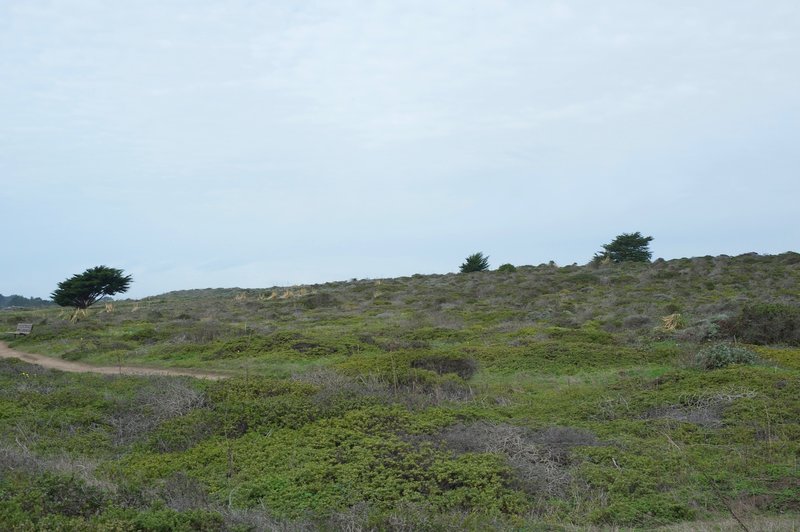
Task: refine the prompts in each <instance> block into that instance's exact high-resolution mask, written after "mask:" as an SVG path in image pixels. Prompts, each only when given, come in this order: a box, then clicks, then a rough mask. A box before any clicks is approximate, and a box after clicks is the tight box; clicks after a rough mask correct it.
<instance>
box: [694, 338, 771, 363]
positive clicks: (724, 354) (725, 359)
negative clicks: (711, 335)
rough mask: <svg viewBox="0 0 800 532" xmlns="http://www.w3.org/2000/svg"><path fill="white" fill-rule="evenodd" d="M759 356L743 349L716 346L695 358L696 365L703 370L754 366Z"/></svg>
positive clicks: (706, 349) (701, 352) (723, 345)
mask: <svg viewBox="0 0 800 532" xmlns="http://www.w3.org/2000/svg"><path fill="white" fill-rule="evenodd" d="M757 359H758V356H757V355H756V354H755V353H754V352H752V351H750V350H749V349H745V348H743V347H736V346H732V345H729V344H716V345H712V346H711V347H707V348H705V349H703V350H701V351H700V352H698V353H697V355H696V356H695V363H696V364H697V365H698V366H700V367H701V368H703V369H718V368H724V367H726V366H729V365H731V364H744V365H750V364H754V363H755V362H756V360H757Z"/></svg>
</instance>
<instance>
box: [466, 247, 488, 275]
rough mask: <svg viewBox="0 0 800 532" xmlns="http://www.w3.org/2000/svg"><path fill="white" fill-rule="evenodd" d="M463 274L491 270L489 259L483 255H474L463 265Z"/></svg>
mask: <svg viewBox="0 0 800 532" xmlns="http://www.w3.org/2000/svg"><path fill="white" fill-rule="evenodd" d="M460 268H461V273H469V272H482V271H485V270H488V269H489V257H488V256H484V254H483V253H481V252H478V253H473V254H472V255H470V256H469V257H467V258H466V260H465V261H464V264H462V265H461V267H460Z"/></svg>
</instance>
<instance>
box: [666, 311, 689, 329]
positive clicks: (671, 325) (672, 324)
mask: <svg viewBox="0 0 800 532" xmlns="http://www.w3.org/2000/svg"><path fill="white" fill-rule="evenodd" d="M661 324H662V325H661V326H662V327H663V329H664V330H665V331H676V330H678V329H683V328H684V327H686V319H685V318H684V317H683V315H681V314H680V313H679V312H676V313H674V314H670V315H669V316H664V317H662V318H661Z"/></svg>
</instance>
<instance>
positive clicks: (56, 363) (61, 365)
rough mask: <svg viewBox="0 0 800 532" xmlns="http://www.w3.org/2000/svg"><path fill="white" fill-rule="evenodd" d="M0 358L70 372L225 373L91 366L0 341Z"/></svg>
mask: <svg viewBox="0 0 800 532" xmlns="http://www.w3.org/2000/svg"><path fill="white" fill-rule="evenodd" d="M0 358H17V359H19V360H22V361H23V362H27V363H28V364H36V365H38V366H42V367H43V368H48V369H57V370H59V371H69V372H71V373H101V374H103V375H165V376H174V377H178V376H184V377H194V378H197V379H209V380H219V379H224V378H225V377H227V375H221V374H219V373H209V372H205V371H197V370H191V369H169V368H147V367H136V366H92V365H90V364H81V363H80V362H69V361H67V360H61V359H59V358H53V357H48V356H45V355H37V354H34V353H23V352H22V351H17V350H16V349H11V348H10V347H8V345H6V344H5V343H4V342H0Z"/></svg>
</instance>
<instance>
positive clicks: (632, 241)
mask: <svg viewBox="0 0 800 532" xmlns="http://www.w3.org/2000/svg"><path fill="white" fill-rule="evenodd" d="M652 240H653V237H652V236H642V233H640V232H639V231H636V232H635V233H622V234H621V235H619V236H617V238H615V239H614V240H612V241H611V243H610V244H603V251H599V252H597V253H595V255H594V258H593V259H592V261H593V262H595V263H598V262H603V261H606V260H607V261H610V262H649V261H650V257H652V256H653V252H652V251H650V247H649V246H650V242H651V241H652Z"/></svg>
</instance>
